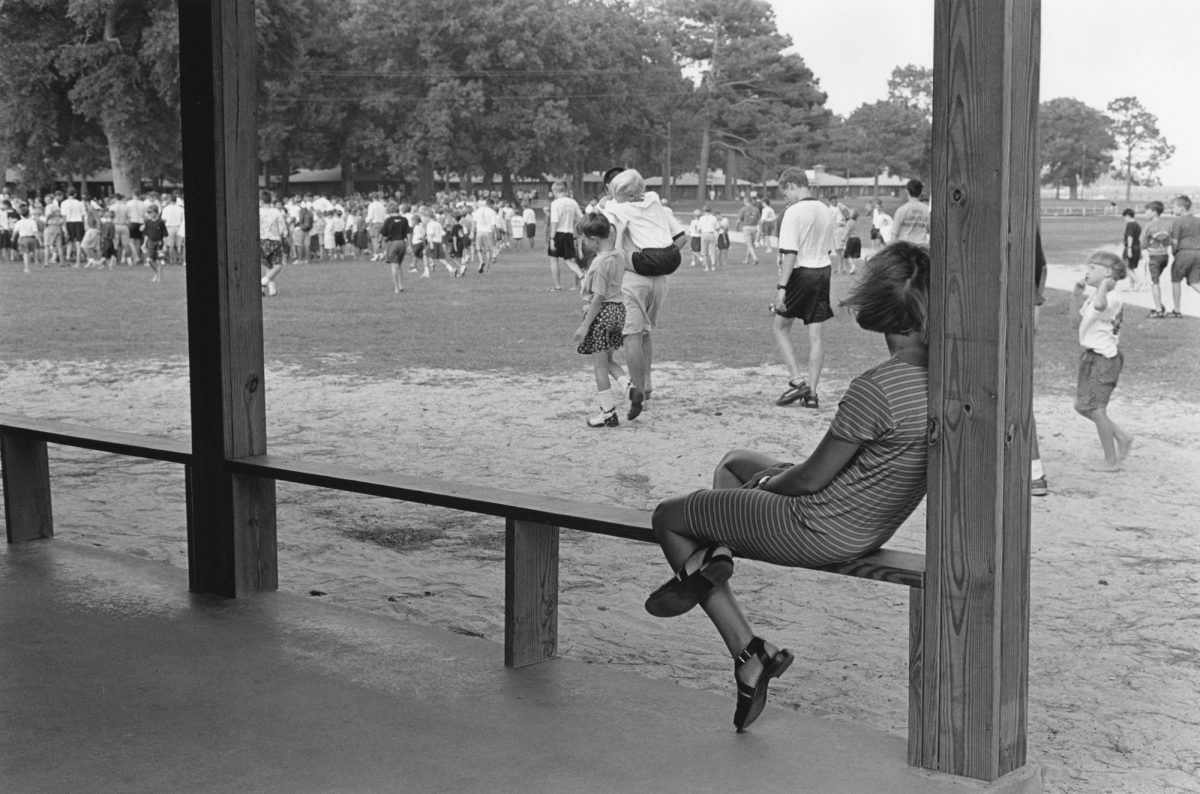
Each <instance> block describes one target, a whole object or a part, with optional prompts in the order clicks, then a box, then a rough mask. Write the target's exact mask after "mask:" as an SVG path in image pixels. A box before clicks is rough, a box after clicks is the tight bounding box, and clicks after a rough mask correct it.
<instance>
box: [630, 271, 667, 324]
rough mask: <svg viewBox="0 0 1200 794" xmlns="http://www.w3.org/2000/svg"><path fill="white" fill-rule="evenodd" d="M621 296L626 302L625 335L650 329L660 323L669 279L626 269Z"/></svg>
mask: <svg viewBox="0 0 1200 794" xmlns="http://www.w3.org/2000/svg"><path fill="white" fill-rule="evenodd" d="M621 298H622V299H623V300H624V302H625V328H624V334H625V336H630V335H632V334H640V333H643V332H646V331H649V330H650V329H652V328H654V327H656V326H657V325H658V310H659V309H660V308H661V307H662V305H663V301H665V300H666V299H667V279H666V277H665V276H659V277H658V278H650V277H648V276H642V275H638V274H637V273H630V272H628V271H626V273H625V276H624V277H623V278H622V279H621Z"/></svg>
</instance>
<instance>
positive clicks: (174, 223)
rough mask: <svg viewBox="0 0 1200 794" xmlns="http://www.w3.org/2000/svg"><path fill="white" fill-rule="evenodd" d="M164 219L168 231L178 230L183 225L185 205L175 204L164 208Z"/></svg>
mask: <svg viewBox="0 0 1200 794" xmlns="http://www.w3.org/2000/svg"><path fill="white" fill-rule="evenodd" d="M162 219H163V223H165V224H166V225H167V228H168V229H171V228H175V229H178V228H179V227H180V226H182V225H183V205H182V204H180V203H179V202H175V203H173V204H168V205H167V206H165V207H163V211H162Z"/></svg>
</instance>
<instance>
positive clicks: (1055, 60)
mask: <svg viewBox="0 0 1200 794" xmlns="http://www.w3.org/2000/svg"><path fill="white" fill-rule="evenodd" d="M770 2H771V4H772V6H773V7H774V8H775V16H776V20H777V23H778V27H779V30H780V32H782V33H785V34H787V35H788V36H790V37H791V38H792V41H793V43H794V47H793V49H792V51H793V52H795V53H796V54H798V55H800V56H801V57H803V58H804V61H805V63H806V64H807V65H808V68H810V69H812V71H813V74H815V75H816V77H817V78H818V79H819V80H820V83H821V88H822V90H824V91H825V92H826V93H827V94H828V95H829V98H828V100H827V101H826V107H828V108H830V109H831V110H833V111H834V112H835V113H838V114H841V115H843V116H844V115H847V114H849V113H850V112H851V111H853V110H854V109H855V108H856V107H858V106H859V105H861V104H863V103H868V102H874V101H875V100H878V99H884V98H885V97H886V96H887V81H888V77H890V76H891V73H892V69H893V68H894V67H896V66H902V65H905V64H909V63H912V64H917V65H918V66H926V67H930V66H933V3H934V0H840V2H839V1H837V0H770ZM1146 7H1149V8H1152V9H1153V13H1152V14H1151V13H1146V12H1144V11H1142V10H1140V9H1141V8H1143V6H1141V4H1138V3H1130V2H1128V0H1042V62H1041V99H1042V101H1045V100H1048V99H1055V98H1057V97H1073V98H1075V99H1078V100H1080V101H1082V102H1085V103H1086V104H1088V105H1090V106H1091V107H1094V108H1096V109H1097V110H1100V111H1103V110H1104V109H1105V107H1106V106H1107V105H1108V103H1109V101H1110V100H1112V99H1115V98H1117V97H1121V96H1136V97H1138V99H1139V100H1140V101H1141V103H1142V106H1143V107H1144V108H1145V109H1146V110H1148V111H1150V112H1151V113H1153V114H1154V115H1156V116H1157V117H1158V123H1159V130H1160V132H1162V134H1163V135H1164V136H1165V137H1166V139H1167V141H1168V142H1169V143H1171V144H1172V145H1174V146H1175V155H1174V157H1172V159H1171V161H1170V162H1169V163H1168V164H1167V166H1166V167H1165V168H1163V170H1162V171H1161V172H1160V176H1161V177H1162V180H1163V183H1164V184H1165V185H1168V186H1169V185H1185V186H1188V185H1190V186H1194V185H1200V55H1197V52H1200V48H1198V47H1197V44H1196V42H1197V41H1200V39H1198V38H1197V31H1200V0H1155V2H1154V3H1153V4H1150V5H1148V6H1146Z"/></svg>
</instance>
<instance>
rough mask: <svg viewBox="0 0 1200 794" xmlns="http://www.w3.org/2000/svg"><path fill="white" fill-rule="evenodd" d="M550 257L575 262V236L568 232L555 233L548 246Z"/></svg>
mask: <svg viewBox="0 0 1200 794" xmlns="http://www.w3.org/2000/svg"><path fill="white" fill-rule="evenodd" d="M550 256H553V257H555V258H557V259H569V260H571V261H574V260H575V235H573V234H571V233H570V232H555V233H554V242H553V243H551V245H550Z"/></svg>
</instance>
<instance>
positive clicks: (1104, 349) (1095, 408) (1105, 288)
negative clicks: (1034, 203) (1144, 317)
mask: <svg viewBox="0 0 1200 794" xmlns="http://www.w3.org/2000/svg"><path fill="white" fill-rule="evenodd" d="M1087 264H1088V269H1087V272H1086V273H1085V274H1084V276H1083V280H1082V281H1079V282H1077V283H1076V284H1075V291H1074V293H1073V294H1072V298H1071V307H1072V310H1073V311H1075V310H1077V311H1078V312H1079V344H1081V345H1082V346H1083V352H1082V353H1080V355H1079V379H1078V385H1077V386H1076V390H1075V410H1076V411H1078V412H1079V414H1080V415H1082V416H1085V417H1087V418H1088V419H1090V420H1091V421H1092V422H1094V423H1095V425H1096V432H1097V433H1098V434H1099V435H1100V446H1101V448H1102V449H1103V450H1104V466H1103V467H1102V468H1101V469H1100V470H1101V471H1117V470H1119V469H1120V468H1121V462H1122V461H1124V460H1125V458H1126V457H1127V456H1128V455H1129V450H1130V449H1132V448H1133V436H1131V435H1129V434H1128V433H1126V432H1125V431H1124V430H1122V429H1121V428H1120V427H1119V426H1118V425H1117V423H1116V422H1114V421H1113V420H1112V419H1110V418H1109V416H1108V400H1109V398H1110V397H1111V396H1112V393H1113V389H1115V388H1116V386H1117V379H1118V378H1119V377H1120V375H1121V368H1122V367H1123V366H1124V364H1125V357H1124V356H1123V355H1122V354H1121V351H1120V350H1119V349H1117V342H1118V340H1119V339H1120V334H1121V320H1122V319H1123V318H1124V314H1125V304H1124V302H1123V301H1122V300H1121V298H1120V297H1118V296H1117V294H1116V293H1115V292H1114V291H1113V288H1114V287H1115V286H1116V285H1117V282H1118V281H1120V280H1121V279H1123V278H1125V276H1126V274H1127V272H1128V271H1127V268H1126V265H1125V261H1124V260H1123V259H1122V258H1121V257H1120V256H1118V255H1116V254H1114V253H1110V252H1108V251H1097V252H1095V253H1094V254H1092V255H1091V256H1090V257H1088V261H1087ZM1089 287H1090V288H1092V290H1093V292H1092V293H1091V294H1090V295H1088V296H1087V297H1086V299H1085V298H1084V295H1085V290H1086V289H1087V288H1089ZM1081 300H1082V302H1083V305H1082V306H1080V305H1079V304H1080V301H1081Z"/></svg>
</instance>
